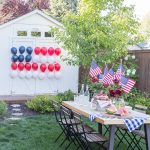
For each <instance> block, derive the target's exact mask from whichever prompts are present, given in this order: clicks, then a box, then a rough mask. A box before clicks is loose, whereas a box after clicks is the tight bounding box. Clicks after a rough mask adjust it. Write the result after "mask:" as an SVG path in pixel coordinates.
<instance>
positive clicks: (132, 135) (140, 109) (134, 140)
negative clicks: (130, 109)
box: [116, 105, 147, 150]
mask: <svg viewBox="0 0 150 150" xmlns="http://www.w3.org/2000/svg"><path fill="white" fill-rule="evenodd" d="M134 110H136V111H137V112H142V113H146V110H147V107H144V106H140V105H135V107H134ZM122 131H124V132H122ZM117 132H119V133H120V134H121V135H122V138H120V137H119V136H118V134H117ZM116 135H117V137H118V138H119V140H120V142H119V143H118V145H117V146H116V147H119V145H120V144H121V143H123V139H125V141H126V142H127V143H128V147H127V150H129V149H135V148H138V149H139V150H142V147H141V146H140V145H139V143H140V142H141V140H142V139H145V133H144V131H143V130H142V128H141V127H140V128H138V129H136V130H134V131H132V132H131V133H130V132H129V131H128V129H127V127H126V126H125V125H118V126H117V131H116ZM126 135H127V136H128V137H129V138H130V142H129V140H128V139H127V138H126ZM137 138H138V139H137ZM132 144H134V146H132Z"/></svg>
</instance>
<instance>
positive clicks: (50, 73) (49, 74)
mask: <svg viewBox="0 0 150 150" xmlns="http://www.w3.org/2000/svg"><path fill="white" fill-rule="evenodd" d="M54 76H55V74H54V72H49V73H48V74H47V77H48V78H49V79H52V78H54Z"/></svg>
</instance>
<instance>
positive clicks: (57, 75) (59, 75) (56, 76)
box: [55, 71, 62, 79]
mask: <svg viewBox="0 0 150 150" xmlns="http://www.w3.org/2000/svg"><path fill="white" fill-rule="evenodd" d="M61 76H62V75H61V72H59V71H58V72H55V78H56V79H60V78H61Z"/></svg>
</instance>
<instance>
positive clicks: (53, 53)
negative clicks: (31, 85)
mask: <svg viewBox="0 0 150 150" xmlns="http://www.w3.org/2000/svg"><path fill="white" fill-rule="evenodd" d="M11 54H12V57H11V61H12V63H11V77H12V78H16V77H19V78H21V79H23V78H27V79H30V78H34V79H37V78H39V79H40V80H43V79H45V78H46V77H47V78H49V79H52V78H56V79H60V78H61V65H60V54H61V49H60V48H53V47H49V48H48V49H47V48H46V47H35V48H34V49H33V48H32V47H30V46H29V47H25V46H20V47H19V48H18V49H17V48H16V47H12V48H11Z"/></svg>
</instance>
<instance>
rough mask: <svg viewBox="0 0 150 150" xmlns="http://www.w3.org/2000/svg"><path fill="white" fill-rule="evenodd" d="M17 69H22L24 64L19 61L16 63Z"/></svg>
mask: <svg viewBox="0 0 150 150" xmlns="http://www.w3.org/2000/svg"><path fill="white" fill-rule="evenodd" d="M18 69H19V70H20V71H22V70H23V69H24V64H23V63H21V62H20V63H19V64H18Z"/></svg>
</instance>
